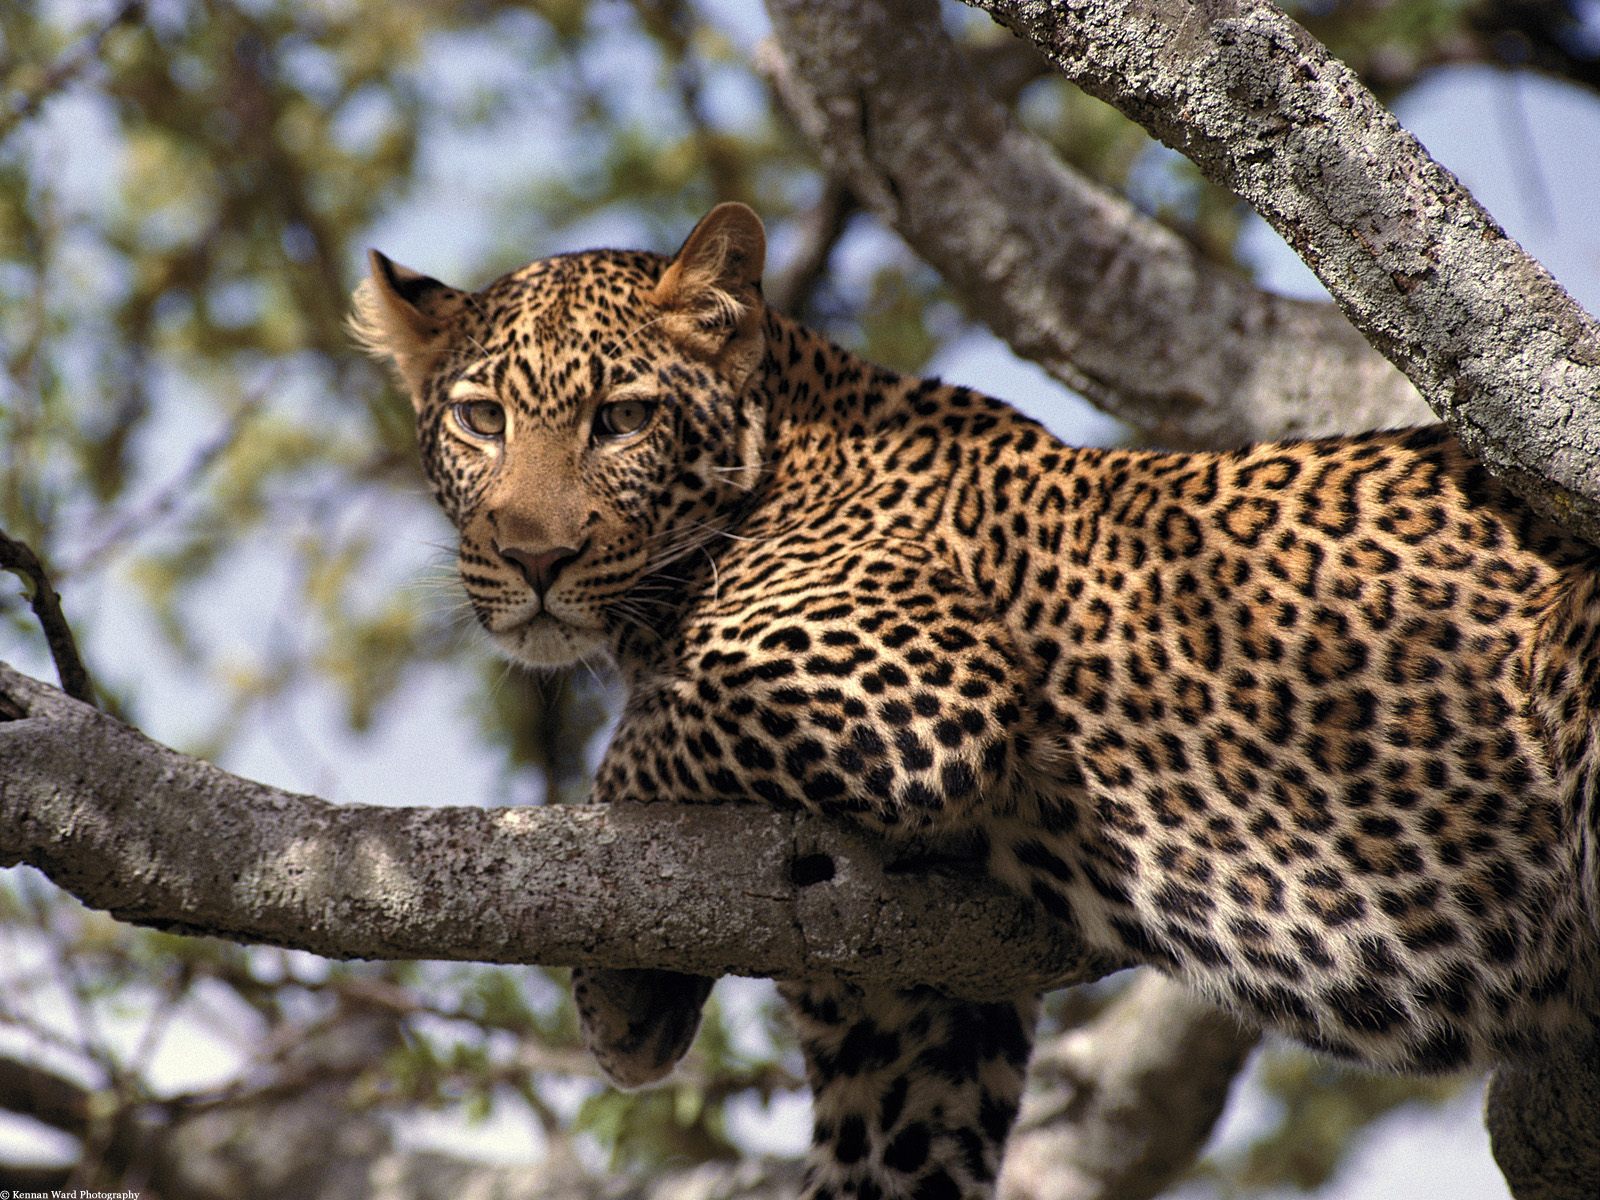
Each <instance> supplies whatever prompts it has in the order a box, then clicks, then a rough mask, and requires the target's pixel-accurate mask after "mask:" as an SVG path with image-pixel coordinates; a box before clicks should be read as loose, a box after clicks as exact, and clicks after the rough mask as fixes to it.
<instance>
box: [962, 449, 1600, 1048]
mask: <svg viewBox="0 0 1600 1200" xmlns="http://www.w3.org/2000/svg"><path fill="white" fill-rule="evenodd" d="M1019 468H1020V464H1014V465H1013V469H1012V470H1011V472H1010V473H1009V479H1008V486H1010V487H1011V488H1013V489H1017V488H1018V486H1019V485H1018V484H1017V483H1016V482H1015V481H1016V479H1017V478H1018V477H1019V475H1020V476H1024V477H1025V476H1026V475H1027V474H1028V472H1027V471H1026V470H1025V469H1020V470H1019ZM1067 479H1069V480H1074V481H1076V480H1086V481H1087V482H1086V484H1085V485H1084V486H1082V487H1080V488H1079V489H1078V491H1079V494H1080V496H1081V497H1082V500H1081V503H1080V505H1079V507H1078V508H1077V509H1076V510H1075V511H1074V512H1073V513H1072V515H1071V516H1070V517H1063V518H1061V524H1062V526H1063V530H1064V537H1063V550H1062V552H1061V553H1060V554H1059V555H1057V556H1054V557H1048V556H1046V557H1044V558H1043V559H1042V561H1041V556H1040V555H1039V553H1038V549H1037V543H1038V542H1039V541H1040V540H1041V539H1040V537H1039V533H1040V532H1041V530H1035V529H1033V528H1032V527H1031V526H1030V527H1028V528H1023V527H1022V525H1020V524H1019V523H1018V521H1017V519H1016V517H1015V516H1014V515H1013V516H1012V517H1011V518H1010V526H1009V535H1010V536H1009V538H1008V539H1007V543H1006V545H1005V546H1004V547H1001V548H1000V549H999V550H998V551H996V549H995V547H997V546H999V541H998V539H997V538H996V537H995V536H993V534H992V533H991V535H990V536H988V537H987V538H982V537H980V538H978V539H976V541H977V544H980V545H984V546H986V547H988V550H987V552H986V553H985V554H984V555H982V556H980V557H977V558H976V559H975V560H973V561H972V562H971V564H970V569H971V570H972V572H973V575H974V580H975V583H976V585H977V586H979V587H987V588H989V589H990V590H991V594H993V595H995V596H996V599H997V603H998V604H999V605H1000V606H1001V607H1002V608H1003V609H1004V610H1005V613H1006V617H1007V624H1008V627H1009V628H1010V629H1011V630H1012V632H1013V635H1014V637H1015V639H1016V642H1017V646H1018V649H1019V653H1020V655H1021V658H1022V661H1023V662H1024V663H1026V664H1027V666H1028V669H1029V670H1030V673H1031V674H1032V676H1033V682H1034V684H1035V686H1036V688H1037V694H1039V695H1041V696H1043V697H1047V698H1048V703H1049V704H1050V705H1051V706H1052V707H1053V710H1054V711H1053V712H1052V714H1051V720H1052V721H1053V722H1054V724H1055V725H1056V727H1058V728H1059V729H1060V730H1061V731H1062V735H1063V738H1064V740H1065V741H1066V744H1067V745H1068V746H1069V748H1070V750H1071V753H1072V758H1073V762H1074V763H1075V764H1076V766H1077V768H1078V769H1079V770H1080V771H1081V775H1082V780H1081V783H1076V784H1075V786H1074V788H1073V803H1072V804H1071V805H1070V806H1069V808H1070V810H1071V811H1073V812H1075V813H1076V814H1078V815H1079V816H1082V817H1085V818H1087V819H1085V820H1082V821H1081V822H1078V823H1076V824H1075V825H1074V827H1073V828H1072V829H1071V830H1070V831H1066V832H1063V833H1059V834H1054V835H1051V837H1049V838H1047V839H1046V842H1047V843H1048V846H1049V848H1050V849H1051V850H1052V854H1053V859H1052V860H1043V856H1042V855H1041V853H1040V851H1039V849H1038V848H1037V847H1035V846H1034V845H1033V843H1035V842H1037V841H1038V840H1039V839H1038V838H1037V837H1035V836H1034V835H1033V834H1032V832H1031V831H1029V830H1025V829H1019V830H1017V831H1015V834H1014V836H1015V838H1016V840H1017V841H1018V842H1019V843H1020V844H1021V845H1022V846H1023V847H1024V852H1023V854H1017V853H1014V852H1010V853H1008V852H1006V851H1004V850H1002V852H1001V854H1000V862H1001V867H1002V869H1003V870H1004V871H1005V872H1006V873H1007V874H1009V875H1011V876H1012V877H1013V878H1014V879H1016V880H1018V881H1019V882H1023V883H1025V885H1026V886H1027V888H1028V889H1029V890H1030V891H1032V892H1034V893H1035V894H1036V895H1040V896H1041V897H1043V898H1045V902H1046V903H1050V902H1051V901H1050V900H1049V897H1050V896H1051V895H1054V896H1056V897H1058V898H1059V899H1058V902H1057V907H1058V908H1060V909H1061V910H1062V911H1064V912H1065V911H1067V910H1070V911H1071V912H1072V913H1073V914H1075V916H1076V919H1078V920H1079V921H1080V922H1081V923H1084V924H1085V926H1086V932H1089V933H1090V934H1091V936H1093V937H1095V938H1096V940H1099V941H1102V942H1105V943H1107V944H1110V945H1113V946H1121V947H1122V948H1123V949H1124V950H1125V951H1126V952H1127V953H1129V954H1130V955H1133V956H1135V957H1137V958H1138V959H1139V960H1141V961H1149V962H1155V963H1157V964H1158V965H1163V966H1165V967H1166V968H1167V969H1169V970H1173V971H1176V972H1179V973H1181V974H1183V975H1185V976H1187V977H1189V978H1191V979H1193V980H1194V981H1196V982H1197V983H1199V984H1200V986H1202V987H1203V988H1204V989H1205V990H1207V991H1208V992H1209V993H1210V994H1212V995H1214V996H1216V997H1218V998H1219V999H1222V1000H1223V1001H1224V1002H1226V1003H1228V1004H1229V1005H1231V1006H1232V1007H1235V1008H1236V1009H1238V1010H1240V1011H1243V1012H1245V1013H1247V1014H1249V1015H1251V1016H1253V1017H1255V1018H1256V1019H1259V1020H1262V1021H1264V1022H1266V1023H1267V1024H1269V1025H1273V1026H1277V1027H1282V1028H1287V1029H1289V1030H1290V1031H1292V1032H1294V1033H1295V1034H1296V1035H1297V1036H1299V1037H1300V1038H1301V1039H1303V1040H1305V1041H1307V1042H1308V1043H1310V1044H1312V1045H1316V1046H1319V1047H1321V1048H1324V1049H1326V1050H1329V1051H1332V1052H1334V1053H1338V1054H1341V1055H1343V1056H1346V1057H1351V1058H1355V1059H1359V1060H1363V1061H1368V1062H1373V1063H1383V1064H1387V1065H1391V1066H1399V1067H1402V1068H1406V1069H1429V1068H1446V1067H1452V1066H1457V1065H1460V1064H1462V1063H1464V1062H1466V1061H1468V1060H1471V1059H1483V1058H1497V1057H1502V1056H1506V1055H1516V1054H1521V1053H1527V1052H1530V1051H1534V1050H1537V1049H1539V1048H1541V1047H1542V1046H1543V1045H1545V1044H1546V1043H1547V1042H1548V1040H1549V1039H1551V1038H1552V1037H1554V1036H1558V1035H1559V1033H1560V1031H1562V1030H1566V1029H1570V1028H1571V1027H1572V1026H1573V1024H1574V1023H1575V1022H1580V1021H1583V1020H1585V1019H1588V1017H1589V1015H1590V1014H1592V1013H1593V1011H1594V1002H1595V992H1594V971H1595V966H1594V944H1595V923H1594V919H1593V913H1594V908H1593V903H1594V894H1595V887H1596V879H1595V874H1594V863H1593V854H1594V850H1593V846H1594V828H1593V823H1594V820H1595V817H1594V805H1593V801H1592V793H1593V775H1594V767H1593V763H1594V761H1595V753H1594V736H1595V729H1596V721H1595V711H1594V704H1593V700H1594V695H1595V692H1594V686H1593V685H1594V680H1595V663H1596V662H1597V660H1600V656H1597V654H1596V646H1595V638H1596V625H1595V613H1596V609H1595V605H1594V598H1593V597H1594V590H1593V589H1594V580H1595V578H1596V556H1595V554H1594V552H1593V551H1592V550H1590V549H1589V548H1587V547H1585V546H1583V545H1581V544H1579V543H1577V542H1575V541H1573V540H1572V539H1570V538H1568V537H1566V536H1564V535H1563V534H1562V533H1561V532H1560V531H1559V530H1557V529H1556V528H1555V527H1554V526H1552V525H1550V524H1549V523H1547V522H1545V521H1543V520H1542V519H1540V518H1538V517H1537V516H1536V515H1534V514H1533V513H1532V512H1531V511H1529V510H1528V509H1527V508H1526V507H1525V506H1524V505H1522V504H1521V503H1520V502H1519V501H1517V500H1515V499H1514V498H1512V497H1510V496H1509V495H1508V494H1507V493H1506V492H1505V491H1504V490H1503V489H1502V488H1501V487H1500V486H1499V485H1498V484H1497V483H1496V482H1495V481H1494V480H1493V479H1492V478H1491V477H1490V476H1489V475H1488V473H1487V472H1486V471H1485V470H1484V468H1483V467H1482V466H1481V465H1480V464H1478V463H1476V462H1475V461H1473V460H1472V459H1470V457H1468V456H1467V455H1466V454H1465V453H1464V452H1463V451H1462V450H1461V448H1460V447H1459V445H1458V444H1456V443H1455V441H1454V440H1453V439H1452V438H1451V437H1450V436H1449V435H1448V434H1447V433H1446V432H1445V431H1444V430H1443V429H1442V428H1432V429H1424V430H1416V431H1409V432H1403V433H1394V434H1378V435H1367V436H1363V437H1358V438H1348V439H1333V440H1328V441H1320V442H1306V443H1289V444H1284V445H1277V446H1260V447H1254V448H1252V449H1249V450H1246V451H1241V452H1239V453H1236V454H1226V455H1199V456H1178V455H1154V454H1137V453H1127V452H1104V453H1098V454H1093V453H1092V454H1090V455H1089V456H1088V457H1087V458H1086V459H1083V460H1080V461H1079V462H1078V463H1077V465H1076V467H1075V468H1074V470H1072V471H1069V472H1068V473H1067ZM1013 499H1014V500H1017V499H1020V494H1019V495H1018V496H1016V497H1013ZM997 507H1003V508H1005V509H1007V510H1010V511H1013V512H1014V509H1015V506H1014V505H1004V506H997ZM1049 507H1050V506H1049V505H1048V504H1045V505H1041V506H1036V510H1035V511H1036V513H1037V514H1038V519H1040V520H1041V521H1042V523H1043V527H1042V532H1044V533H1045V535H1046V537H1045V539H1044V540H1047V541H1048V540H1049V539H1050V537H1051V535H1052V534H1053V530H1051V529H1050V528H1049V518H1048V516H1047V515H1045V514H1046V511H1047V510H1048V508H1049ZM1002 519H1005V518H1004V517H1003V516H1002ZM1030 536H1031V537H1032V541H1033V543H1034V545H1033V546H1031V547H1030V545H1029V539H1030ZM1024 555H1026V556H1029V557H1030V558H1031V559H1033V561H1034V563H1035V564H1036V565H1034V566H1032V567H1031V568H1030V570H1031V572H1032V575H1031V579H1026V580H1025V581H1024V582H1023V583H1022V584H1021V585H1020V586H1009V585H1008V584H1007V582H1006V581H1007V580H1008V579H1013V578H1016V577H1017V576H1016V572H1015V571H1014V569H1011V568H1012V567H1013V566H1014V560H1015V558H1016V557H1018V556H1024ZM1061 808H1062V806H1061V805H1060V804H1059V803H1056V804H1055V805H1053V806H1051V808H1050V811H1055V812H1059V811H1060V810H1061ZM1045 815H1046V816H1047V817H1049V816H1050V812H1046V814H1045ZM1057 819H1059V818H1057ZM1585 830H1587V832H1585ZM1025 855H1032V857H1033V858H1035V859H1040V860H1042V861H1049V869H1046V870H1041V869H1039V868H1037V867H1029V866H1028V865H1027V863H1026V862H1025V861H1023V859H1024V857H1025Z"/></svg>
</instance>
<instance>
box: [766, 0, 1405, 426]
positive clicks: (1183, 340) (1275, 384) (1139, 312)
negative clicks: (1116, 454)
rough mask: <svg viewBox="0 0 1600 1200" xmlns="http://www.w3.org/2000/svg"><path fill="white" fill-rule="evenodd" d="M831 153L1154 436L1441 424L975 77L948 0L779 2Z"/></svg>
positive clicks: (809, 110)
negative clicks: (1089, 175) (1021, 118)
mask: <svg viewBox="0 0 1600 1200" xmlns="http://www.w3.org/2000/svg"><path fill="white" fill-rule="evenodd" d="M767 9H768V11H769V12H770V13H771V15H772V19H773V24H774V27H775V29H776V32H777V35H778V43H779V44H778V45H775V46H770V47H769V49H768V51H767V61H766V63H765V65H764V67H763V69H764V71H765V72H766V73H767V74H768V76H769V78H771V79H772V80H773V82H774V85H775V86H776V87H777V88H778V90H779V93H780V95H781V96H782V97H783V99H784V101H785V103H786V105H787V106H788V107H789V109H790V110H791V112H793V114H794V115H795V118H796V120H797V121H798V122H799V124H800V126H801V128H802V129H803V130H804V131H805V132H806V134H807V137H808V139H809V140H810V141H811V143H812V145H813V146H814V147H815V148H816V150H817V152H818V154H819V155H820V156H821V158H822V160H823V163H824V164H825V165H826V167H827V168H828V170H829V172H830V173H831V174H833V175H834V176H835V177H836V178H837V179H840V180H842V181H843V182H844V183H845V184H846V185H847V186H848V187H849V188H850V189H851V191H852V192H853V193H854V194H855V195H856V196H857V197H859V198H860V199H861V201H862V203H863V204H864V205H866V206H867V207H868V208H870V209H871V210H872V211H873V212H874V213H876V214H877V215H878V217H879V218H880V219H882V220H883V221H884V222H885V223H887V224H889V225H890V226H891V227H893V228H894V229H896V230H898V231H899V233H900V234H901V235H902V236H903V237H904V238H905V239H906V241H907V242H908V243H910V245H911V246H912V248H913V249H915V250H916V251H917V252H918V253H919V254H920V255H922V257H923V258H925V259H927V260H928V262H930V263H931V264H932V265H933V266H934V267H935V268H937V269H938V270H939V272H940V273H941V274H942V275H944V277H945V278H946V279H947V280H949V282H950V283H951V284H952V286H954V288H955V289H956V291H957V292H958V293H960V294H961V295H962V296H963V297H964V299H965V300H966V302H967V304H968V305H969V307H970V308H971V310H972V312H973V313H974V314H976V315H978V316H979V317H981V318H982V319H983V320H984V321H985V322H986V323H987V324H988V325H989V327H990V328H991V329H993V330H994V331H995V333H996V334H998V335H999V336H1000V337H1002V338H1004V339H1005V340H1006V341H1007V342H1008V343H1009V344H1010V345H1011V347H1012V348H1013V349H1014V350H1016V351H1017V353H1019V354H1021V355H1023V356H1024V357H1026V358H1031V359H1033V360H1034V361H1036V362H1038V363H1039V364H1040V365H1041V366H1043V367H1044V368H1045V369H1046V370H1048V371H1050V372H1051V373H1052V374H1053V375H1055V376H1056V377H1057V378H1059V379H1061V380H1062V381H1063V382H1065V383H1067V384H1068V385H1069V386H1071V387H1073V388H1075V389H1077V390H1078V391H1079V392H1081V393H1082V394H1083V395H1085V396H1086V397H1088V398H1089V399H1090V400H1092V401H1094V402H1095V403H1096V404H1098V405H1099V406H1100V407H1102V408H1104V409H1105V410H1106V411H1108V412H1110V413H1113V414H1115V415H1116V416H1117V417H1119V418H1121V419H1122V420H1124V421H1126V422H1128V423H1129V424H1130V425H1133V426H1134V427H1135V428H1138V429H1140V430H1142V431H1144V432H1145V433H1146V434H1147V435H1148V436H1150V437H1151V438H1153V439H1155V440H1156V441H1159V442H1162V443H1165V444H1167V445H1172V446H1181V447H1199V446H1206V447H1215V446H1219V445H1231V444H1237V443H1239V442H1243V441H1249V440H1259V439H1263V438H1273V437H1282V436H1286V435H1294V434H1299V435H1312V434H1322V433H1334V432H1340V431H1348V430H1349V429H1352V428H1362V427H1375V426H1384V425H1395V424H1405V423H1409V422H1416V421H1424V420H1427V419H1428V416H1429V415H1428V412H1427V409H1426V408H1425V406H1423V405H1422V404H1421V403H1420V401H1419V400H1418V398H1417V396H1416V393H1415V391H1414V390H1413V389H1412V388H1411V386H1410V384H1409V383H1407V382H1406V380H1405V379H1404V378H1403V377H1402V376H1401V375H1400V374H1399V373H1398V372H1396V371H1395V370H1394V369H1393V368H1392V367H1391V366H1390V365H1389V364H1387V363H1385V362H1384V361H1383V359H1382V358H1381V356H1379V355H1377V354H1375V353H1373V351H1372V349H1371V347H1369V346H1367V345H1366V344H1365V343H1364V342H1363V341H1362V339H1361V338H1360V336H1359V335H1358V334H1356V333H1355V331H1354V330H1352V329H1351V328H1350V326H1349V323H1348V322H1347V321H1345V320H1344V319H1343V318H1342V317H1341V316H1340V314H1339V313H1338V312H1337V311H1336V310H1335V309H1334V308H1332V306H1330V305H1327V304H1313V303H1307V302H1305V301H1298V300H1290V299H1286V298H1284V297H1281V296H1275V295H1272V294H1270V293H1267V292H1263V291H1261V290H1260V289H1258V288H1255V287H1253V286H1252V285H1251V284H1250V283H1249V282H1248V281H1247V280H1245V279H1243V278H1242V277H1240V276H1239V275H1237V274H1236V273H1234V272H1232V271H1229V270H1226V269H1224V268H1222V267H1219V266H1217V265H1216V264H1214V263H1211V262H1209V261H1207V260H1206V259H1204V258H1203V257H1201V256H1200V254H1199V253H1198V252H1197V251H1196V250H1195V249H1194V248H1193V247H1192V246H1190V245H1189V244H1188V243H1186V242H1184V241H1183V239H1181V238H1180V237H1179V236H1178V235H1177V234H1175V233H1173V232H1172V231H1171V230H1169V229H1167V228H1166V227H1164V226H1162V225H1161V224H1159V223H1158V222H1156V221H1154V220H1152V219H1150V218H1148V217H1144V216H1142V215H1140V214H1139V213H1138V212H1136V211H1135V210H1134V209H1133V208H1132V206H1130V205H1129V204H1128V203H1127V202H1126V201H1124V200H1122V199H1120V198H1118V197H1116V196H1113V195H1112V194H1110V193H1109V192H1106V191H1105V190H1104V189H1102V188H1100V187H1098V186H1097V185H1095V184H1092V183H1090V182H1088V181H1087V180H1085V179H1084V178H1083V177H1081V176H1080V175H1078V174H1076V173H1075V172H1073V171H1071V170H1070V169H1069V168H1067V167H1065V166H1064V165H1062V163H1061V162H1060V161H1059V160H1058V159H1057V158H1056V157H1055V155H1054V153H1053V152H1052V151H1051V149H1050V148H1049V147H1048V146H1046V145H1045V144H1044V143H1043V142H1042V141H1041V140H1040V139H1038V138H1037V137H1035V136H1033V135H1032V134H1030V133H1028V132H1027V131H1026V130H1024V129H1022V128H1020V127H1019V126H1018V125H1016V123H1015V122H1014V121H1013V120H1012V119H1011V117H1010V114H1009V113H1008V112H1007V110H1006V109H1005V108H1004V107H1003V106H1002V105H1000V104H999V103H997V102H996V101H995V100H994V99H992V98H991V97H990V95H989V94H988V93H987V92H986V91H985V90H984V88H983V87H982V86H981V85H980V84H979V82H978V81H977V80H976V79H975V78H974V77H973V74H972V72H971V71H970V70H969V69H968V66H967V64H966V62H965V61H964V60H963V58H962V56H961V54H960V53H959V51H958V50H957V49H956V47H955V46H954V45H953V44H952V43H951V41H950V39H949V37H948V35H946V34H945V33H944V31H943V29H942V28H941V25H940V22H939V17H938V12H937V8H936V6H935V4H934V3H933V2H932V0H885V2H884V3H881V4H872V5H860V4H853V3H850V2H849V0H768V2H767Z"/></svg>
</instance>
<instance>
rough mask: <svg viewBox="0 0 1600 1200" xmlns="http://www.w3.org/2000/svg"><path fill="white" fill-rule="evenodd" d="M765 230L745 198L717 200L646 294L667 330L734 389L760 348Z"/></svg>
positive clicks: (758, 359)
mask: <svg viewBox="0 0 1600 1200" xmlns="http://www.w3.org/2000/svg"><path fill="white" fill-rule="evenodd" d="M766 259H767V233H766V230H765V229H763V228H762V226H761V218H760V217H758V216H756V214H755V213H754V212H753V211H752V210H751V209H750V208H749V207H747V206H746V205H743V204H733V203H729V204H719V205H717V206H716V207H715V208H713V209H712V210H711V211H710V212H709V213H707V214H706V215H705V216H704V217H702V218H701V220H700V224H698V225H696V226H695V227H694V232H693V233H691V234H690V235H689V237H688V239H687V240H686V241H685V242H684V243H683V247H682V248H681V249H680V250H679V251H678V253H677V256H676V257H675V258H673V260H672V264H671V265H670V266H669V267H667V269H666V270H665V271H664V272H662V275H661V280H660V282H659V283H657V284H656V286H655V290H654V291H652V292H651V293H650V296H649V299H650V300H651V301H652V302H653V303H655V304H658V305H660V306H661V307H662V308H664V309H666V310H667V316H666V317H665V319H664V322H663V323H664V324H665V325H666V327H667V329H668V331H669V332H670V333H672V334H673V335H674V336H675V337H676V338H677V339H678V340H679V342H680V343H682V344H683V345H685V346H686V347H688V348H689V349H690V350H692V351H693V352H694V353H696V354H698V355H700V356H702V357H704V358H707V359H709V360H710V361H712V362H713V363H714V364H715V365H716V366H717V367H718V368H719V369H720V370H721V371H722V372H723V374H724V375H725V376H726V377H727V379H728V380H729V382H731V383H732V384H733V385H734V386H735V388H740V387H743V386H744V383H745V381H746V380H747V379H749V377H750V373H751V372H752V371H754V370H755V368H756V367H757V366H758V365H759V364H760V362H761V355H762V353H763V351H764V350H765V344H764V339H763V336H762V331H761V318H762V314H763V313H764V312H765V311H766V305H765V304H764V303H763V301H762V299H761V272H762V269H763V268H764V267H765V265H766Z"/></svg>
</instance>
